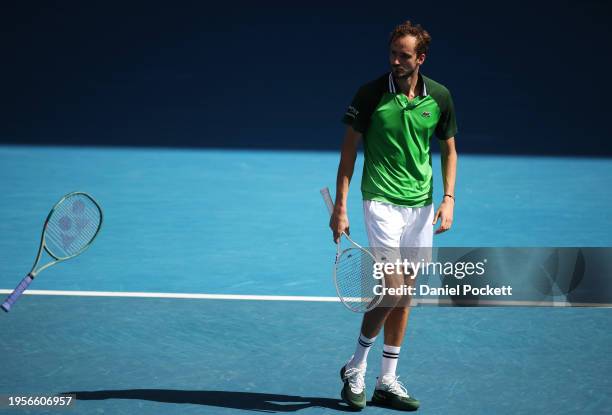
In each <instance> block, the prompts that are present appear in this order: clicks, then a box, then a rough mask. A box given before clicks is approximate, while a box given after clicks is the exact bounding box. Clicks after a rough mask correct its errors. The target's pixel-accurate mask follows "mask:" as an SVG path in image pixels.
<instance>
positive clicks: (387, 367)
mask: <svg viewBox="0 0 612 415" xmlns="http://www.w3.org/2000/svg"><path fill="white" fill-rule="evenodd" d="M399 352H400V348H399V347H397V346H388V345H386V344H385V345H384V346H383V357H382V365H381V368H380V378H381V379H382V378H383V377H385V376H395V370H396V369H397V360H398V359H399Z"/></svg>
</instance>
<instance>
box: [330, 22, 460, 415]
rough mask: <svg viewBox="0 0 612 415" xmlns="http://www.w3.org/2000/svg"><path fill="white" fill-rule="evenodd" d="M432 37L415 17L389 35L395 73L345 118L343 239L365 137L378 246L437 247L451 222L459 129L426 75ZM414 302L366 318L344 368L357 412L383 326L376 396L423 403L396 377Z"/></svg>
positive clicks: (339, 211)
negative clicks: (436, 185)
mask: <svg viewBox="0 0 612 415" xmlns="http://www.w3.org/2000/svg"><path fill="white" fill-rule="evenodd" d="M430 41H431V37H430V36H429V34H428V33H427V32H426V31H425V30H424V29H423V28H422V27H421V26H420V25H412V24H411V23H410V22H409V21H407V22H405V23H403V24H401V25H399V26H397V27H396V28H395V29H394V30H393V32H392V33H391V37H390V41H389V61H390V65H391V72H390V73H387V74H385V75H383V76H381V77H380V78H378V79H376V80H374V81H372V82H369V83H367V84H365V85H363V86H362V87H361V88H359V90H358V92H357V94H356V95H355V97H354V98H353V101H352V103H351V105H350V106H349V107H348V110H347V112H346V114H345V115H344V117H343V122H344V123H345V124H347V128H346V133H345V137H344V142H343V145H342V151H341V158H340V165H339V167H338V179H337V184H336V200H335V206H334V212H333V214H332V217H331V221H330V227H331V229H332V231H333V235H334V240H335V241H336V243H338V242H339V238H340V235H341V234H342V233H343V232H346V233H348V232H349V220H348V216H347V195H348V190H349V183H350V180H351V178H352V175H353V169H354V166H355V159H356V157H357V147H358V144H359V142H360V141H361V139H362V137H363V142H364V157H365V159H364V167H363V176H362V183H361V192H362V195H363V209H364V219H365V225H366V230H367V233H368V240H369V245H370V246H371V247H380V248H384V249H386V248H391V249H397V250H399V248H400V247H417V248H418V247H431V246H432V244H433V234H434V225H435V224H436V222H438V220H440V221H441V224H440V227H439V228H438V229H437V230H436V231H435V233H442V232H445V231H447V230H448V229H450V227H451V224H452V221H453V209H454V203H455V197H454V194H455V193H454V190H455V174H456V165H457V153H456V151H455V134H456V132H457V126H456V121H455V112H454V108H453V102H452V99H451V95H450V92H449V91H448V89H446V88H445V87H444V86H443V85H441V84H439V83H437V82H435V81H433V80H431V79H429V78H426V77H425V76H423V75H422V74H421V73H420V68H421V65H423V63H424V62H425V57H426V56H427V53H428V47H429V43H430ZM434 134H435V135H436V137H437V138H438V139H439V140H440V148H441V156H442V176H443V182H444V196H443V200H442V201H441V203H440V206H439V207H438V210H437V211H436V212H435V215H434V207H433V174H432V167H431V150H430V145H429V143H430V139H431V137H432V135H434ZM409 313H410V308H409V305H408V304H405V303H393V304H392V305H391V306H389V305H388V304H387V305H386V306H382V307H381V306H378V307H377V308H375V309H374V310H372V311H369V312H368V313H366V314H365V315H364V318H363V321H362V325H361V331H360V335H359V338H358V340H357V347H356V350H355V353H354V355H353V356H352V357H351V358H350V359H349V361H348V362H347V363H346V365H345V366H343V367H342V369H341V372H340V375H341V377H342V380H343V382H344V387H343V388H342V392H341V395H342V399H343V400H344V401H345V402H346V403H347V404H348V405H349V406H350V407H352V408H353V409H362V408H364V407H365V404H366V392H365V372H366V363H367V356H368V351H369V350H370V348H371V346H372V344H373V343H374V341H375V339H376V336H377V335H378V334H379V332H380V330H381V329H383V327H384V347H383V357H382V368H381V373H380V376H379V377H378V378H377V382H376V387H375V390H374V394H373V397H372V401H373V402H374V403H376V404H379V405H384V406H389V407H392V408H395V409H400V410H416V409H417V408H418V407H419V401H418V400H417V399H415V398H414V397H413V396H410V395H409V393H408V391H407V390H406V388H405V387H404V386H403V385H402V384H401V383H400V382H399V380H398V377H399V376H397V375H396V367H397V362H398V358H399V354H400V346H401V344H402V340H403V338H404V333H405V331H406V325H407V322H408V316H409Z"/></svg>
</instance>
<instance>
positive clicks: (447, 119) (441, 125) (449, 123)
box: [436, 91, 457, 140]
mask: <svg viewBox="0 0 612 415" xmlns="http://www.w3.org/2000/svg"><path fill="white" fill-rule="evenodd" d="M441 107H442V108H440V109H441V111H442V113H441V114H440V120H439V121H438V125H437V126H436V136H437V137H438V139H440V140H448V139H449V138H451V137H454V136H455V135H456V134H457V119H456V117H455V105H454V104H453V98H452V96H451V94H450V92H448V91H447V93H446V94H445V97H444V100H443V102H442V106H441Z"/></svg>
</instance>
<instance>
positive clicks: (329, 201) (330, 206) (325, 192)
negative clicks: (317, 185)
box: [321, 187, 334, 216]
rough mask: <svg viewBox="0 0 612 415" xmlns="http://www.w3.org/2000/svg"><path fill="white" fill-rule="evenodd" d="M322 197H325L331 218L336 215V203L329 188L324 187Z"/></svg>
mask: <svg viewBox="0 0 612 415" xmlns="http://www.w3.org/2000/svg"><path fill="white" fill-rule="evenodd" d="M321 196H323V200H324V201H325V205H326V206H327V210H328V211H329V215H330V216H331V215H332V214H333V213H334V202H332V198H331V195H330V194H329V188H328V187H324V188H323V189H321Z"/></svg>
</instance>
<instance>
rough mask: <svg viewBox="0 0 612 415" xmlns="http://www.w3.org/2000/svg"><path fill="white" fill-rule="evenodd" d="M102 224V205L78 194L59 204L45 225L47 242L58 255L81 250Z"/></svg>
mask: <svg viewBox="0 0 612 415" xmlns="http://www.w3.org/2000/svg"><path fill="white" fill-rule="evenodd" d="M101 223H102V213H101V211H100V208H99V207H98V206H97V205H96V204H95V203H94V202H93V201H92V200H91V199H90V198H89V197H87V196H85V195H83V194H75V195H72V196H69V197H68V198H66V199H64V200H63V201H62V202H61V203H59V204H58V205H56V206H55V208H54V209H53V212H52V213H51V216H50V218H49V220H48V222H47V226H46V228H45V245H46V246H47V249H48V250H49V252H51V253H52V254H53V255H54V256H56V257H58V258H68V257H71V256H74V255H76V254H78V253H79V252H81V251H82V250H83V249H84V248H85V247H87V246H88V245H89V244H90V243H91V241H92V240H93V239H94V238H95V236H96V234H97V232H98V229H99V228H100V225H101Z"/></svg>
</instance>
